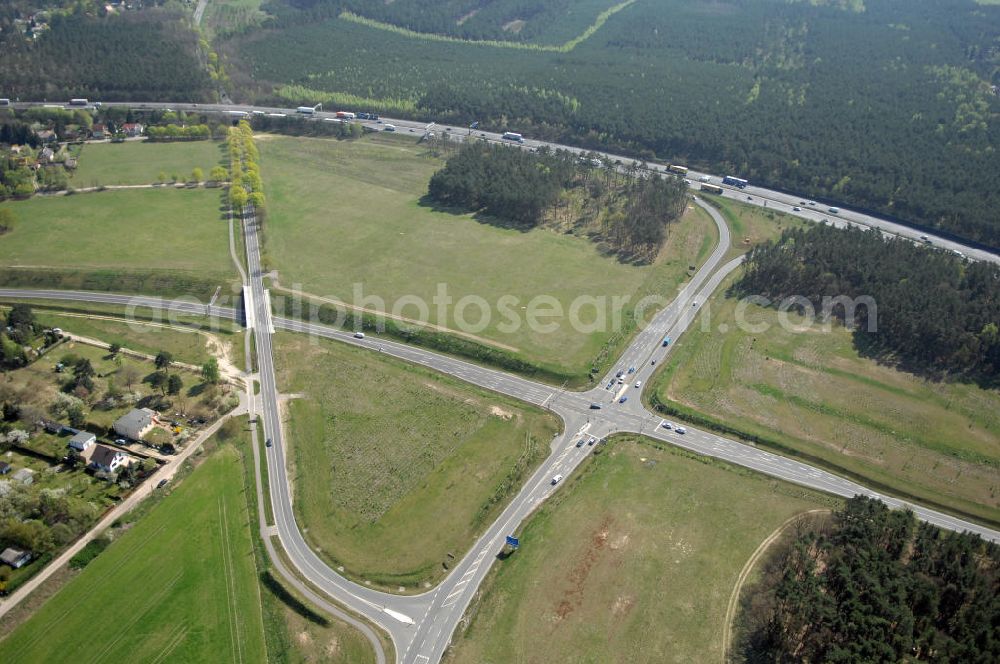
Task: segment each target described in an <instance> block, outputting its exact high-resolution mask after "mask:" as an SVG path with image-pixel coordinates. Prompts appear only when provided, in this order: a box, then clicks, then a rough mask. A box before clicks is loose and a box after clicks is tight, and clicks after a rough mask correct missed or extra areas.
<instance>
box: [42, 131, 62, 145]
mask: <svg viewBox="0 0 1000 664" xmlns="http://www.w3.org/2000/svg"><path fill="white" fill-rule="evenodd" d="M38 140H40V141H41V142H42V143H55V142H56V141H57V140H59V138H58V137H57V136H56V132H54V131H52V130H51V129H43V130H41V131H40V132H38Z"/></svg>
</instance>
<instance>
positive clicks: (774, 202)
mask: <svg viewBox="0 0 1000 664" xmlns="http://www.w3.org/2000/svg"><path fill="white" fill-rule="evenodd" d="M53 105H57V106H58V104H53V103H52V102H38V101H24V102H21V101H19V102H15V103H13V104H12V106H13V107H14V108H17V109H23V108H30V107H32V106H53ZM102 106H127V107H131V108H135V109H140V110H172V111H185V112H194V113H218V114H220V115H225V116H226V117H228V118H230V119H236V118H238V117H242V115H241V114H245V116H246V117H247V118H248V119H252V118H253V116H254V115H259V116H267V115H269V114H270V115H280V116H285V117H299V118H301V119H302V120H303V121H304V122H324V121H331V122H332V121H336V120H337V118H336V111H323V110H317V111H315V112H314V113H313V114H311V115H308V116H303V115H301V114H299V113H297V111H296V109H295V108H283V107H277V106H250V105H247V104H192V103H188V102H102ZM76 108H79V107H76ZM357 122H360V123H361V124H362V125H364V126H366V127H367V128H369V129H372V130H374V131H378V130H380V129H381V128H382V127H384V126H385V125H386V124H392V125H393V126H395V127H396V130H397V131H399V132H405V133H414V134H417V135H423V134H425V133H427V132H429V131H433V132H437V133H447V134H448V135H449V136H450V137H452V138H453V139H454V140H464V139H465V138H467V137H476V138H482V139H486V140H488V141H493V142H497V143H506V144H511V145H521V146H522V147H525V148H528V149H537V148H540V147H548V148H550V149H553V150H567V151H569V152H573V153H576V154H579V155H584V154H587V155H597V156H598V157H599V158H600V159H602V160H603V161H605V162H607V163H609V164H615V165H617V166H619V167H622V168H624V167H626V166H628V165H629V164H635V165H637V166H645V167H647V168H648V169H650V170H652V171H655V172H657V173H661V174H666V173H667V172H668V171H667V167H666V166H665V165H662V164H654V163H649V162H645V161H642V160H638V159H633V158H631V157H624V156H621V155H615V154H610V153H606V152H597V151H593V150H585V149H583V148H579V147H576V146H572V145H562V144H559V143H551V142H548V141H539V140H534V139H531V138H525V139H524V141H523V143H519V144H518V143H511V142H509V141H504V140H503V139H502V138H501V137H502V134H499V133H495V132H489V131H484V130H480V129H475V130H473V129H470V128H466V127H457V126H448V125H439V124H437V123H435V122H434V121H432V120H428V121H423V120H419V121H418V120H405V119H398V118H388V117H380V118H379V120H378V121H375V120H357ZM684 178H685V181H686V182H688V183H689V186H690V187H691V188H692V189H695V190H697V189H698V188H699V187H700V186H701V184H702V181H704V182H706V183H712V184H717V185H720V186H722V187H723V189H725V190H726V191H725V196H726V197H728V198H734V199H736V200H739V201H740V202H742V203H746V204H748V205H756V206H758V207H767V208H768V209H773V210H777V211H779V212H786V213H788V214H793V215H796V216H799V217H801V218H802V219H806V220H808V221H813V222H817V223H829V224H832V225H834V226H839V227H843V226H847V225H853V226H858V227H861V228H877V229H879V230H880V231H882V232H883V233H886V234H889V235H896V236H899V237H903V238H906V239H909V240H911V241H913V242H918V243H923V244H927V245H929V246H934V247H937V248H939V249H945V250H948V251H952V252H955V253H959V254H961V255H962V256H964V257H965V258H968V259H970V260H981V261H990V262H993V263H997V264H1000V252H996V251H988V250H986V249H982V248H980V247H974V246H970V245H967V244H964V243H962V242H960V241H957V240H952V239H948V238H944V237H941V236H940V235H937V234H935V233H933V232H932V231H929V230H919V229H916V228H912V227H910V226H907V225H904V224H900V223H898V222H895V221H892V220H890V219H885V218H883V217H879V216H878V215H873V214H867V213H863V212H859V211H856V210H851V209H849V208H846V207H844V206H843V205H841V204H839V203H833V202H830V201H827V202H825V203H822V204H820V203H818V202H816V201H813V200H811V199H809V198H807V197H804V196H800V195H798V194H794V193H786V192H782V191H777V190H774V189H768V188H766V187H758V186H756V185H753V184H750V185H748V186H746V187H745V188H738V187H731V186H728V185H725V184H723V182H722V180H723V177H722V176H720V175H715V174H711V173H705V172H702V171H696V170H688V172H687V174H686V175H685V176H684ZM831 207H834V208H837V209H838V212H836V213H832V212H830V209H831ZM796 208H799V209H798V210H796Z"/></svg>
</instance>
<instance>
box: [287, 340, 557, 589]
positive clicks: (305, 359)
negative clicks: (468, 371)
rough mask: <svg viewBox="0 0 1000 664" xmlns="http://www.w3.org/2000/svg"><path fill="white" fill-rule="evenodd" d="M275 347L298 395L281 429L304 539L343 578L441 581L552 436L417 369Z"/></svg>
mask: <svg viewBox="0 0 1000 664" xmlns="http://www.w3.org/2000/svg"><path fill="white" fill-rule="evenodd" d="M277 340H278V343H277V347H276V350H277V357H276V363H277V366H278V372H279V376H278V377H279V386H280V388H281V390H282V392H285V393H301V394H304V398H301V399H295V400H292V401H291V403H290V405H289V407H288V408H289V411H288V415H287V416H286V418H285V420H286V426H287V427H288V431H289V433H290V438H291V449H292V453H291V455H290V463H291V464H292V468H291V471H290V472H291V474H292V477H293V478H294V484H295V488H294V493H295V507H296V511H297V514H298V517H299V519H300V523H301V524H302V527H303V532H305V535H306V539H307V540H309V541H310V543H312V544H313V545H315V546H316V547H318V548H320V550H321V555H323V556H324V557H326V558H327V560H328V561H330V562H331V563H332V564H334V565H335V566H339V565H343V566H344V567H345V569H346V571H347V573H348V574H351V575H353V576H355V577H363V578H364V579H367V580H370V581H372V582H375V583H383V584H385V585H387V586H390V587H391V588H392V589H393V590H395V589H396V586H398V585H403V586H409V587H414V586H417V585H418V584H420V583H423V582H428V581H434V580H436V579H437V578H439V577H440V576H441V574H442V571H443V569H442V563H443V562H446V561H447V560H448V554H449V553H451V554H454V555H456V556H460V555H461V554H462V553H463V552H464V551H465V549H466V548H467V547H468V546H469V545H470V544H471V543H472V541H473V537H474V535H475V534H476V533H477V532H478V531H479V530H480V529H481V528H482V527H483V526H484V525H486V524H488V523H489V522H490V520H491V519H492V518H493V517H494V516H495V514H496V511H497V510H498V509H499V506H501V505H502V504H504V503H505V502H506V499H507V498H509V496H510V495H511V494H512V493H513V492H514V491H516V490H517V487H518V486H519V485H520V481H521V479H522V477H526V476H527V474H528V473H529V472H530V469H532V468H534V466H535V465H537V463H538V462H539V461H540V460H541V459H542V458H544V457H545V456H546V455H547V454H548V449H549V447H548V446H549V443H550V442H551V439H552V436H553V435H554V434H555V432H556V431H557V423H556V421H555V419H554V418H553V417H552V416H551V415H547V414H543V413H541V412H540V411H538V410H535V409H532V408H528V407H526V406H524V405H523V404H519V403H517V402H515V401H513V400H511V399H507V398H505V397H501V396H499V395H495V394H491V393H488V392H485V391H481V390H477V389H475V388H471V387H469V386H468V385H465V384H464V383H461V382H459V381H456V380H453V379H451V378H447V377H444V376H442V375H440V374H437V373H434V372H431V371H427V370H425V369H422V368H419V367H415V366H412V365H408V364H405V363H402V362H398V361H396V360H391V359H388V358H386V357H384V356H377V355H375V354H373V353H370V352H364V351H359V350H356V349H352V348H349V347H347V346H345V345H343V344H335V343H331V342H326V341H317V340H315V339H311V340H310V339H305V338H303V337H300V336H293V335H289V334H284V333H282V334H279V335H278V337H277ZM314 342H315V343H314ZM519 461H520V464H519ZM504 485H507V486H508V487H509V488H508V489H506V490H503V489H502V488H501V487H503V486H504Z"/></svg>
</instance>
